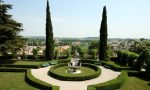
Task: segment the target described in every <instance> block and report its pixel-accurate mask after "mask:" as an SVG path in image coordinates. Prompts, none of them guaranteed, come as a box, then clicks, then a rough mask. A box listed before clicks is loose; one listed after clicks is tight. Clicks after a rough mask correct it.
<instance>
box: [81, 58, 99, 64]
mask: <svg viewBox="0 0 150 90" xmlns="http://www.w3.org/2000/svg"><path fill="white" fill-rule="evenodd" d="M81 63H90V64H96V65H101V64H102V63H101V61H98V60H93V59H82V60H81Z"/></svg>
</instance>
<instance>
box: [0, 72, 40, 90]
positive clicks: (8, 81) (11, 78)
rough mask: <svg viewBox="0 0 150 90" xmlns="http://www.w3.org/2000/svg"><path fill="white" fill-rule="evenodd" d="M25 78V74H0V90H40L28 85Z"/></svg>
mask: <svg viewBox="0 0 150 90" xmlns="http://www.w3.org/2000/svg"><path fill="white" fill-rule="evenodd" d="M24 77H25V73H16V72H0V90H38V89H37V88H35V87H32V86H30V85H28V84H27V83H26V82H25V80H24Z"/></svg>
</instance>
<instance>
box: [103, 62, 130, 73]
mask: <svg viewBox="0 0 150 90" xmlns="http://www.w3.org/2000/svg"><path fill="white" fill-rule="evenodd" d="M102 66H106V67H109V68H110V69H112V70H114V71H121V70H131V69H132V68H131V67H121V66H118V65H114V64H110V63H108V62H105V61H103V62H102Z"/></svg>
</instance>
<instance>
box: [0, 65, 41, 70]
mask: <svg viewBox="0 0 150 90" xmlns="http://www.w3.org/2000/svg"><path fill="white" fill-rule="evenodd" d="M0 67H15V68H35V69H37V68H40V67H41V65H40V64H39V65H13V64H0Z"/></svg>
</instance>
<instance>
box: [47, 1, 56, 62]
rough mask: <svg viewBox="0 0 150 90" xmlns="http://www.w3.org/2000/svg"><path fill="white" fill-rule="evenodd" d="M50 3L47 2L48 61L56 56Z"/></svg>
mask: <svg viewBox="0 0 150 90" xmlns="http://www.w3.org/2000/svg"><path fill="white" fill-rule="evenodd" d="M49 9H50V7H49V2H48V0H47V7H46V59H47V60H52V59H53V56H54V40H53V28H52V22H51V15H50V10H49Z"/></svg>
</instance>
